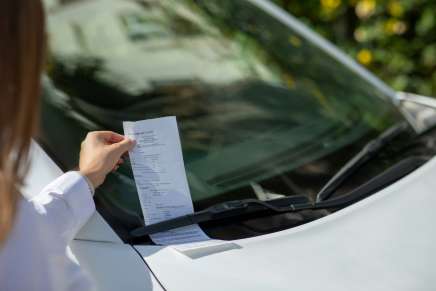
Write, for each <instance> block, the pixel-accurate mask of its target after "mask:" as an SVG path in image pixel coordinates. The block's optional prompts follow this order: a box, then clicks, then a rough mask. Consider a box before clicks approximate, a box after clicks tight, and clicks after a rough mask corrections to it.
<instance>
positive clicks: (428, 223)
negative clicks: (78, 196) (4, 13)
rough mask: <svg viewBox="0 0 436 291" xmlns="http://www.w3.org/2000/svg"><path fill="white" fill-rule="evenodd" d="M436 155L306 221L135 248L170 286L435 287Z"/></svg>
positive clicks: (290, 288)
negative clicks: (269, 230) (218, 239)
mask: <svg viewBox="0 0 436 291" xmlns="http://www.w3.org/2000/svg"><path fill="white" fill-rule="evenodd" d="M435 189H436V159H432V160H430V161H429V162H427V163H426V164H425V165H423V166H422V167H421V168H419V169H417V170H416V171H414V172H413V173H411V174H410V175H408V176H406V177H404V178H403V179H401V180H399V181H398V182H396V183H395V184H393V185H391V186H389V187H387V188H385V189H383V190H382V191H380V192H378V193H376V194H374V195H372V196H371V197H369V198H367V199H365V200H363V201H360V202H359V203H356V204H354V205H352V206H349V207H347V208H345V209H343V210H341V211H338V212H336V213H334V214H331V215H329V216H327V217H324V218H321V219H318V220H316V221H314V222H311V223H307V224H305V225H302V226H299V227H295V228H292V229H288V230H285V231H281V232H276V233H273V234H269V235H264V236H258V237H254V238H249V239H242V240H235V241H232V242H229V243H228V244H224V245H222V246H219V247H209V248H208V247H206V248H202V249H197V250H190V251H185V252H183V251H178V250H177V249H175V248H173V247H160V246H135V248H136V249H137V250H138V252H139V253H140V254H141V256H142V257H143V258H144V260H145V262H146V263H147V265H148V266H149V267H150V269H151V270H152V271H153V273H154V274H155V276H156V277H157V278H158V280H159V281H160V282H161V283H162V285H163V287H164V288H165V289H166V290H210V291H212V290H219V291H222V290H238V291H240V290H298V291H304V290H324V291H325V290H336V291H337V290H344V291H349V290H365V291H366V290H430V289H433V288H434V286H436V271H435V270H436V227H434V224H435V222H436V210H435V208H436V195H435V194H436V193H435Z"/></svg>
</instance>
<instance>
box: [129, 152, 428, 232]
mask: <svg viewBox="0 0 436 291" xmlns="http://www.w3.org/2000/svg"><path fill="white" fill-rule="evenodd" d="M426 161H427V159H424V158H420V157H411V158H407V159H405V160H403V161H401V162H399V163H398V164H396V165H394V166H392V167H391V168H389V169H388V170H386V171H385V172H383V173H382V174H380V175H378V176H376V177H375V178H373V179H371V180H370V181H369V182H367V183H365V184H363V185H362V186H360V187H358V188H357V189H355V190H353V191H351V192H350V193H348V194H346V195H343V196H341V197H337V198H334V199H330V200H328V201H321V202H316V203H313V202H310V201H308V199H307V198H306V197H305V196H288V197H284V198H278V199H274V200H269V201H261V200H258V199H244V200H235V201H228V202H224V203H219V204H216V205H213V206H211V207H209V208H206V209H204V210H201V211H198V212H194V213H192V214H188V215H184V216H179V217H176V218H173V219H169V220H165V221H162V222H158V223H155V224H150V225H147V226H144V227H140V228H137V229H134V230H133V231H131V232H130V234H131V235H132V237H134V238H138V237H143V236H147V235H150V234H154V233H158V232H163V231H168V230H172V229H175V228H179V227H183V226H188V225H193V224H198V223H202V222H208V221H214V220H220V219H225V218H232V217H239V216H244V215H246V214H252V213H257V212H263V211H270V212H273V213H286V212H295V211H301V210H309V209H312V210H315V209H335V208H341V207H346V206H348V205H351V204H353V203H355V202H357V201H359V200H361V199H363V198H365V197H368V196H369V195H371V194H373V193H374V192H376V191H378V190H380V189H382V188H383V187H385V186H386V185H390V184H392V183H394V182H395V181H397V180H398V179H400V178H402V177H404V176H405V175H407V174H409V173H410V172H412V171H413V170H415V169H416V168H418V167H420V166H421V165H422V164H423V163H425V162H426Z"/></svg>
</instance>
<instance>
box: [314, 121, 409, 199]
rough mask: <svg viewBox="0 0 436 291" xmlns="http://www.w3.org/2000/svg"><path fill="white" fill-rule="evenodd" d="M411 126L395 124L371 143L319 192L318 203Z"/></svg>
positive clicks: (402, 123)
mask: <svg viewBox="0 0 436 291" xmlns="http://www.w3.org/2000/svg"><path fill="white" fill-rule="evenodd" d="M408 129H409V125H408V124H407V123H406V122H401V123H399V124H395V125H393V126H391V127H389V128H388V129H386V130H385V131H383V132H382V133H381V134H380V135H379V136H378V137H376V138H375V139H373V140H371V141H369V142H368V143H367V144H366V145H365V146H364V147H363V148H362V149H361V150H360V151H359V152H358V153H357V154H356V155H355V156H354V157H353V158H351V159H350V160H349V161H348V162H347V163H346V164H345V165H344V166H343V167H342V168H341V169H340V170H339V171H338V172H337V173H336V174H335V175H334V176H333V177H332V178H331V179H330V180H329V181H328V182H327V183H326V184H325V185H324V187H323V188H322V189H321V190H320V191H319V192H318V194H317V196H316V201H317V202H321V201H324V200H326V199H328V198H329V197H330V196H331V195H332V194H333V193H334V192H335V191H336V190H337V189H338V188H339V187H340V186H341V185H342V184H343V182H344V181H345V180H346V179H347V178H349V177H350V176H351V175H352V174H354V173H355V172H356V171H357V170H358V169H359V168H361V167H362V166H363V165H364V164H365V163H366V162H368V161H369V160H370V159H372V158H373V157H374V156H376V155H377V154H378V153H379V152H380V150H382V149H383V148H384V147H385V146H386V145H388V144H389V143H390V142H391V141H392V140H393V139H395V138H396V137H398V136H399V135H400V134H401V133H403V132H405V131H407V130H408Z"/></svg>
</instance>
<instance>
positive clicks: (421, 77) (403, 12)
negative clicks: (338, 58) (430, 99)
mask: <svg viewBox="0 0 436 291" xmlns="http://www.w3.org/2000/svg"><path fill="white" fill-rule="evenodd" d="M274 2H276V3H277V4H278V5H280V6H282V7H283V8H284V9H285V10H287V11H289V12H290V13H291V14H292V15H294V16H296V17H297V18H299V19H300V20H302V21H303V22H305V23H306V24H307V25H308V26H309V27H311V28H313V29H315V30H316V31H317V32H318V33H320V34H321V35H323V36H324V37H325V38H327V39H329V40H330V41H332V42H333V43H335V44H336V45H337V46H339V47H340V48H341V49H343V50H344V51H345V52H347V53H348V54H349V55H351V56H352V57H353V58H355V59H356V60H357V61H359V62H360V63H361V64H362V65H364V66H365V67H367V68H368V69H369V70H371V71H372V72H373V73H375V74H376V75H377V76H379V77H380V78H381V79H383V80H384V81H385V82H387V83H388V84H390V85H391V86H392V87H393V88H395V89H396V90H402V91H408V92H413V93H418V94H423V95H427V96H436V1H434V0H308V1H295V0H294V1H292V0H274Z"/></svg>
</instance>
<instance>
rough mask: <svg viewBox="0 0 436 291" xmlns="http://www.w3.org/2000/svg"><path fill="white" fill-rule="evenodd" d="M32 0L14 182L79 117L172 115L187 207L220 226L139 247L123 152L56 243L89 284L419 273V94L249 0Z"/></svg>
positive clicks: (424, 174)
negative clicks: (85, 212)
mask: <svg viewBox="0 0 436 291" xmlns="http://www.w3.org/2000/svg"><path fill="white" fill-rule="evenodd" d="M46 7H47V14H48V26H49V27H48V29H49V37H48V39H49V52H50V56H49V58H48V60H49V64H48V69H47V71H48V78H47V79H46V80H44V96H43V99H42V108H41V109H42V114H41V131H40V134H39V136H38V138H37V139H36V143H34V146H33V148H32V166H31V169H30V171H29V175H28V177H27V186H26V189H25V190H24V192H25V193H27V195H30V194H29V193H37V192H38V191H39V190H40V189H42V187H43V186H44V185H45V184H47V183H48V182H50V181H51V180H53V179H54V178H55V177H57V176H59V175H61V174H62V172H63V171H67V170H69V169H72V168H74V167H75V166H76V163H77V159H78V152H79V148H80V146H79V145H80V142H81V140H82V139H83V138H84V136H85V134H86V133H87V132H88V131H90V130H99V129H109V130H114V131H118V132H122V123H121V122H122V121H124V120H141V119H147V118H153V117H161V116H167V115H175V116H177V118H178V122H179V129H180V133H181V141H182V146H183V154H184V160H185V167H186V172H187V176H188V181H189V186H190V191H191V196H192V200H193V203H194V208H195V210H196V211H197V212H196V213H198V212H200V211H202V212H200V213H208V214H210V211H211V209H212V210H214V211H215V212H214V213H215V214H214V215H209V216H208V217H209V218H208V219H200V220H199V221H200V227H201V228H202V229H203V230H204V231H205V232H206V233H207V234H208V235H209V236H210V237H212V238H215V239H221V240H225V241H226V243H225V244H221V245H214V246H204V247H199V248H196V249H189V250H179V249H177V248H174V247H171V246H159V245H155V244H153V242H152V241H151V240H150V238H149V237H148V235H147V234H149V233H150V232H149V231H150V228H146V227H145V226H144V223H143V215H142V211H141V207H140V204H139V201H138V196H137V191H136V186H135V182H134V180H133V176H132V172H131V166H130V163H129V162H128V161H127V162H126V163H125V164H124V165H123V166H122V167H121V168H120V169H119V170H118V171H117V172H116V173H113V174H110V175H109V176H108V178H107V180H106V182H105V183H104V184H103V185H102V186H101V187H100V188H99V189H98V191H97V193H96V196H95V202H96V206H97V212H96V213H95V214H94V216H93V217H92V219H91V220H90V221H89V222H88V224H87V225H85V227H84V228H83V229H82V230H81V231H80V233H79V234H78V235H77V237H76V239H75V240H74V241H73V243H72V244H71V249H72V252H73V254H74V255H75V257H76V258H77V261H78V263H79V264H80V265H82V266H83V268H84V269H85V270H87V271H88V272H89V273H90V274H91V276H92V277H93V278H94V279H95V281H96V283H97V286H98V288H99V290H104V291H112V290H129V291H136V290H138V291H139V290H169V291H171V290H174V291H180V290H220V291H221V290H238V291H240V290H251V291H253V290H299V291H306V290H324V291H325V290H346V291H348V290H383V291H384V290H396V291H397V290H434V289H435V288H436V263H435V261H436V228H435V227H434V223H435V221H436V211H435V205H436V195H435V194H436V192H435V191H436V190H435V189H436V159H434V158H433V157H434V155H435V153H436V131H435V129H434V125H435V123H436V122H435V120H436V119H435V116H436V115H435V112H436V111H435V109H434V108H436V106H435V102H434V100H433V99H430V98H428V97H422V96H416V95H411V94H406V93H397V92H395V91H393V90H392V89H391V88H390V87H388V86H386V85H385V84H384V83H383V82H381V81H380V80H379V79H377V78H376V77H375V76H373V75H372V74H370V73H369V72H368V71H366V70H365V69H363V68H362V67H360V66H359V65H357V64H356V63H355V62H354V61H353V60H351V59H350V58H348V57H347V56H345V55H344V54H343V53H342V52H340V51H339V50H338V49H337V48H335V47H334V46H333V45H332V44H330V43H329V42H327V41H326V40H324V39H322V38H320V37H319V36H318V35H316V34H315V33H314V32H312V31H311V30H309V29H308V28H307V27H305V26H304V25H303V24H301V23H300V22H298V21H297V20H296V19H295V18H293V17H292V16H290V15H289V14H287V13H286V12H284V11H283V10H281V9H280V8H278V7H276V6H274V5H273V4H271V3H270V2H268V1H264V0H246V1H244V0H239V1H235V0H220V1H214V0H172V1H171V0H82V1H54V0H52V1H46ZM370 141H372V142H370ZM365 145H366V146H365ZM344 165H346V166H345V167H344ZM332 179H333V180H332ZM329 181H330V182H329ZM228 201H232V202H230V203H229V202H228ZM235 201H236V202H235ZM223 203H224V204H223ZM208 207H212V208H208ZM208 209H209V210H208ZM217 209H218V210H217ZM208 211H209V212H208ZM217 213H218V214H217ZM191 218H195V219H197V218H198V216H197V214H193V216H192V217H191ZM175 221H177V219H176V220H175ZM173 226H174V221H173V222H172V223H167V224H166V225H159V226H158V229H160V230H167V229H171V228H173Z"/></svg>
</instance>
